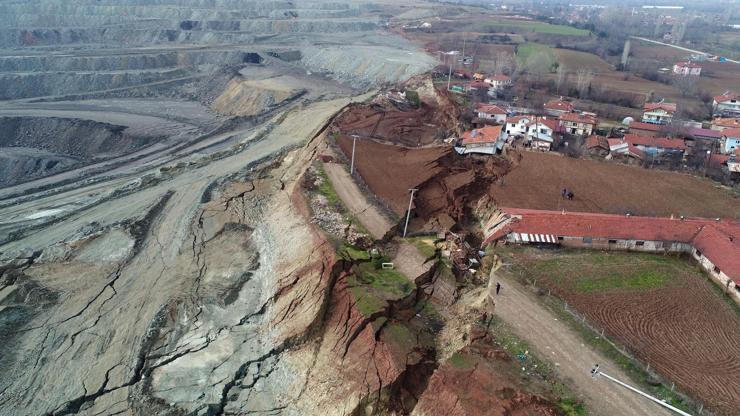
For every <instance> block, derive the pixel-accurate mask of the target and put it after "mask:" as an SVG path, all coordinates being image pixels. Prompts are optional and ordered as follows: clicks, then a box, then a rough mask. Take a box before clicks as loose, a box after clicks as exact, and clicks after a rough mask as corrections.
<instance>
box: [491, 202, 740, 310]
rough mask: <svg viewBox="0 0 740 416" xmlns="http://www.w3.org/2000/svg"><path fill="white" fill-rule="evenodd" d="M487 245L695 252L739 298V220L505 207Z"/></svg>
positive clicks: (739, 300) (496, 219) (699, 259)
mask: <svg viewBox="0 0 740 416" xmlns="http://www.w3.org/2000/svg"><path fill="white" fill-rule="evenodd" d="M502 211H503V213H502V214H500V215H498V216H497V217H496V218H495V219H494V221H495V224H494V225H493V226H492V227H490V228H488V230H487V235H486V239H485V241H486V242H487V243H490V242H493V241H496V240H503V241H506V242H509V243H517V244H527V243H534V244H554V245H560V246H564V247H574V248H591V249H599V250H632V251H644V252H653V253H690V254H691V255H692V257H693V258H694V259H695V260H697V261H698V262H699V264H701V266H702V267H703V268H704V270H706V271H707V272H708V273H709V275H711V276H712V278H714V279H715V280H716V281H717V282H718V283H719V284H721V285H722V286H723V287H727V288H732V289H734V290H731V291H730V293H731V294H732V296H733V297H734V298H735V300H736V301H738V302H740V222H738V221H733V220H719V219H716V220H711V219H703V218H687V219H684V218H674V217H671V218H665V217H638V216H629V215H626V216H623V215H612V214H592V213H579V212H565V211H541V210H531V209H519V208H503V209H502Z"/></svg>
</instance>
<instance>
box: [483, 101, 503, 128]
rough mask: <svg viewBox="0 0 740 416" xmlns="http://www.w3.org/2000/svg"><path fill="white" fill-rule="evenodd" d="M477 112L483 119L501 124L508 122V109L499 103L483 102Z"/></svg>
mask: <svg viewBox="0 0 740 416" xmlns="http://www.w3.org/2000/svg"><path fill="white" fill-rule="evenodd" d="M476 112H477V113H478V118H480V119H481V120H484V121H492V122H495V123H500V124H503V123H505V122H506V110H504V109H503V108H501V107H499V106H497V105H493V104H483V103H481V104H478V107H476Z"/></svg>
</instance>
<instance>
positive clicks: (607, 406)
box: [490, 270, 672, 416]
mask: <svg viewBox="0 0 740 416" xmlns="http://www.w3.org/2000/svg"><path fill="white" fill-rule="evenodd" d="M496 282H500V283H501V285H502V290H501V293H500V294H499V295H498V296H496V295H495V293H494V290H495V289H494V288H495V284H496ZM490 289H491V291H490V296H492V297H494V301H495V305H496V306H495V312H496V315H497V316H499V317H500V318H501V319H502V320H503V321H504V322H506V323H507V324H508V325H510V326H511V327H513V329H514V332H516V334H517V335H518V336H520V337H522V338H523V339H525V340H526V341H527V342H528V343H529V344H530V345H531V346H532V347H533V348H534V349H535V352H536V353H537V354H538V355H539V356H540V357H542V358H543V359H545V360H547V361H549V362H551V363H552V364H553V365H554V367H555V369H556V372H557V374H558V376H559V378H560V379H561V380H563V381H564V382H565V383H566V384H567V385H569V386H571V388H572V389H573V390H574V391H575V392H576V394H577V395H578V397H579V398H580V399H581V400H583V402H584V403H585V404H586V406H587V408H588V411H589V414H592V415H601V416H625V415H630V416H640V415H645V416H661V415H665V416H668V415H671V414H672V413H670V412H669V411H667V410H665V409H663V408H661V407H660V406H659V405H657V404H656V403H653V402H651V401H650V400H648V399H646V398H643V397H640V396H638V395H637V394H636V393H633V392H631V391H629V390H627V389H625V388H623V387H620V386H618V385H616V384H614V383H611V382H609V381H608V380H606V379H605V378H603V377H602V378H597V379H594V378H592V377H591V374H590V372H589V371H590V369H591V367H592V366H593V365H594V364H597V363H598V364H599V365H600V366H601V369H602V371H604V372H605V373H607V374H609V375H611V376H612V377H616V378H618V379H620V380H623V381H627V382H629V379H628V378H627V375H626V374H625V373H624V372H622V371H621V370H620V369H619V368H618V367H617V366H616V365H615V364H614V363H612V362H610V361H609V360H608V359H607V358H606V357H605V356H604V355H602V354H600V353H599V352H597V351H595V350H594V349H593V348H591V347H589V346H587V345H585V344H584V343H583V342H582V341H581V337H580V335H579V334H577V333H576V332H575V331H573V330H572V329H571V328H570V327H568V325H567V324H566V323H565V322H563V321H562V320H559V319H558V318H557V316H555V315H554V314H553V313H552V312H550V311H548V310H547V309H545V307H544V306H542V305H541V304H540V303H539V302H538V301H537V298H536V296H535V294H534V293H532V292H531V291H530V290H529V289H528V288H526V287H524V286H522V285H521V284H520V283H518V282H516V281H515V280H513V279H511V278H508V277H505V276H502V275H498V274H496V273H495V270H494V271H492V272H491V278H490Z"/></svg>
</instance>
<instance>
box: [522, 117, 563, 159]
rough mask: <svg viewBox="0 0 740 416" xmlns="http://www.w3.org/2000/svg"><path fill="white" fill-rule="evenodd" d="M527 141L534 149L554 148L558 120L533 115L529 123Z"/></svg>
mask: <svg viewBox="0 0 740 416" xmlns="http://www.w3.org/2000/svg"><path fill="white" fill-rule="evenodd" d="M526 127H527V133H526V137H527V141H528V142H529V143H530V145H531V146H532V148H533V149H536V150H543V151H549V150H550V149H551V148H552V143H553V140H554V135H555V131H556V130H557V128H558V122H557V121H556V120H553V119H547V118H544V117H533V120H532V121H530V122H529V123H528V124H527V126H526Z"/></svg>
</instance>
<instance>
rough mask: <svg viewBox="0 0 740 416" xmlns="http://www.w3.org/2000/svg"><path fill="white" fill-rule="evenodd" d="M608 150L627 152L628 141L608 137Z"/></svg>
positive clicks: (620, 152) (618, 152)
mask: <svg viewBox="0 0 740 416" xmlns="http://www.w3.org/2000/svg"><path fill="white" fill-rule="evenodd" d="M608 141H609V152H610V153H612V154H617V155H619V154H622V155H624V154H627V151H628V149H629V143H627V142H626V141H624V140H622V139H609V140H608Z"/></svg>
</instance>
